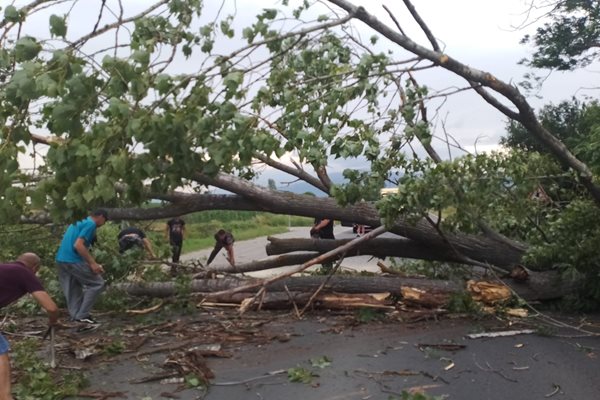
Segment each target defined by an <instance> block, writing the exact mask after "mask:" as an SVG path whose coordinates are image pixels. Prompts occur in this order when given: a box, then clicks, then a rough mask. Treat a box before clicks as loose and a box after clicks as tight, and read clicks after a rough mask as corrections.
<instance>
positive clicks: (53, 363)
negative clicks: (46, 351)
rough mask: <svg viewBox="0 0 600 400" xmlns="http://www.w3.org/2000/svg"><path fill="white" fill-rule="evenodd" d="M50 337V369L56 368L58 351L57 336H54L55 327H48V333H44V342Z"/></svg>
mask: <svg viewBox="0 0 600 400" xmlns="http://www.w3.org/2000/svg"><path fill="white" fill-rule="evenodd" d="M48 336H50V368H56V350H55V348H54V347H55V346H54V345H55V342H56V340H55V335H54V327H53V326H50V327H48V330H47V331H46V333H44V337H43V338H42V340H46V338H47V337H48Z"/></svg>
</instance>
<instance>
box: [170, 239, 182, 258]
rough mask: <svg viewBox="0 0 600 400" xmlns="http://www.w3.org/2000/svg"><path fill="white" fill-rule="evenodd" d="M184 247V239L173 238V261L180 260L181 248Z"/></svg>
mask: <svg viewBox="0 0 600 400" xmlns="http://www.w3.org/2000/svg"><path fill="white" fill-rule="evenodd" d="M182 247H183V240H173V239H171V253H172V254H173V257H172V258H171V261H173V262H174V263H178V262H179V256H181V248H182Z"/></svg>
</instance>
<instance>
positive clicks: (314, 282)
mask: <svg viewBox="0 0 600 400" xmlns="http://www.w3.org/2000/svg"><path fill="white" fill-rule="evenodd" d="M327 279H328V278H327V277H325V276H300V277H291V278H288V279H286V280H280V281H277V282H273V283H271V284H270V285H269V286H268V287H267V289H266V292H268V293H271V292H285V291H288V290H289V291H290V292H299V293H312V292H314V291H316V290H317V289H318V288H319V287H320V286H321V285H322V284H323V283H324V282H325V281H326V280H327ZM505 282H506V283H507V284H509V285H510V287H511V288H512V289H513V290H514V291H515V293H517V294H518V295H519V296H521V297H522V298H524V299H525V300H550V299H556V298H560V297H562V296H564V295H566V294H569V293H572V291H573V290H574V288H575V285H565V284H564V282H562V280H561V279H560V277H559V275H558V274H551V273H545V274H543V275H536V276H535V277H534V278H532V279H531V280H530V281H528V282H527V283H523V282H516V281H514V280H512V279H506V280H505ZM251 283H255V284H256V285H255V287H253V288H248V289H245V290H243V291H242V292H241V293H244V295H243V296H241V297H240V296H239V293H240V292H238V293H235V292H232V293H229V294H227V295H223V294H222V293H224V292H226V291H230V290H234V289H237V288H242V287H246V286H248V285H249V284H251ZM579 284H581V283H579ZM262 287H263V286H262V280H260V279H239V278H235V277H225V278H219V279H195V280H193V281H192V282H191V283H190V286H189V290H190V291H191V292H192V293H197V294H201V295H202V296H204V297H206V298H207V299H212V300H214V299H218V300H219V301H224V302H227V301H233V300H232V299H236V298H245V297H247V294H250V293H251V294H252V295H254V294H256V293H257V292H258V291H259V290H261V289H262ZM403 288H415V289H418V290H421V291H423V293H424V296H428V295H435V294H436V293H445V294H448V295H450V294H452V293H459V292H462V291H464V290H465V286H464V285H463V284H460V283H457V282H454V281H447V280H432V279H421V278H403V277H396V276H342V275H340V276H332V277H331V278H330V280H329V281H328V282H327V285H326V286H325V287H324V292H326V293H332V292H336V293H354V294H360V293H381V292H389V293H390V294H392V295H394V296H398V297H400V298H402V296H403ZM112 289H114V290H120V291H124V292H125V293H127V294H129V295H131V296H150V297H170V296H174V295H176V294H177V285H176V284H175V283H174V282H147V283H119V284H116V285H113V286H112ZM214 293H219V294H218V295H213V294H214ZM244 296H245V297H244Z"/></svg>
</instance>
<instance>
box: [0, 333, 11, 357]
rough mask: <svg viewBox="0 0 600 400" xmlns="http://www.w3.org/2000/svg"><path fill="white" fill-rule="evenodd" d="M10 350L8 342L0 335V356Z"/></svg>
mask: <svg viewBox="0 0 600 400" xmlns="http://www.w3.org/2000/svg"><path fill="white" fill-rule="evenodd" d="M9 350H10V346H9V345H8V341H7V340H6V339H4V336H2V334H0V356H1V355H3V354H6V353H8V351H9Z"/></svg>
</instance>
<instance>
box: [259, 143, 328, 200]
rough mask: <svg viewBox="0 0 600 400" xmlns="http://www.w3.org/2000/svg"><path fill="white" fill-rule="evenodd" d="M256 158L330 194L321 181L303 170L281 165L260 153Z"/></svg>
mask: <svg viewBox="0 0 600 400" xmlns="http://www.w3.org/2000/svg"><path fill="white" fill-rule="evenodd" d="M254 157H256V158H257V159H258V160H260V161H261V162H263V163H265V164H267V165H269V166H271V167H273V168H275V169H278V170H280V171H283V172H285V173H287V174H290V175H292V176H295V177H296V178H298V179H301V180H303V181H304V182H306V183H308V184H310V185H312V186H314V187H316V188H317V189H319V190H320V191H322V192H324V193H327V194H329V189H328V188H327V187H326V186H325V185H324V184H323V183H322V182H321V181H320V180H319V179H317V178H315V177H314V176H312V175H311V174H309V173H308V172H306V171H304V170H303V169H300V168H294V167H291V166H289V165H287V164H284V163H281V162H279V161H275V160H273V159H272V158H270V157H267V156H265V155H263V154H260V153H255V154H254Z"/></svg>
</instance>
